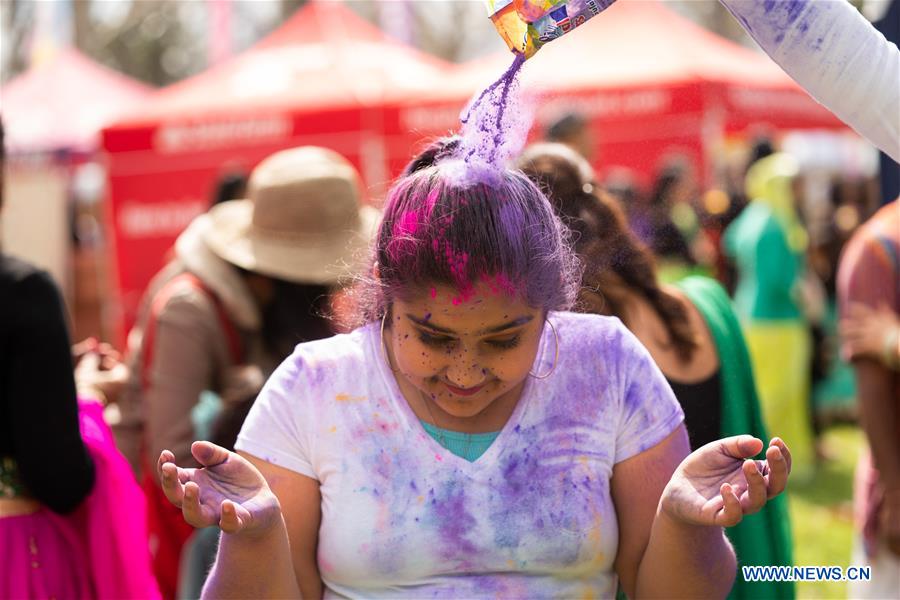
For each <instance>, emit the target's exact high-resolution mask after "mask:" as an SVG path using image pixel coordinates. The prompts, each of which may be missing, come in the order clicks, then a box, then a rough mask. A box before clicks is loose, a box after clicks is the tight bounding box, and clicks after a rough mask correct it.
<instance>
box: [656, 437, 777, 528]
mask: <svg viewBox="0 0 900 600" xmlns="http://www.w3.org/2000/svg"><path fill="white" fill-rule="evenodd" d="M762 447H763V443H762V441H761V440H759V439H758V438H755V437H752V436H749V435H738V436H734V437H729V438H724V439H721V440H717V441H715V442H710V443H709V444H706V445H705V446H703V447H701V448H698V449H697V450H695V451H694V452H692V453H691V454H689V455H688V456H687V457H686V458H685V459H684V460H683V461H682V462H681V464H680V465H679V466H678V468H677V469H676V470H675V473H674V474H673V475H672V478H671V479H670V480H669V483H668V484H667V485H666V488H665V490H664V491H663V495H662V499H661V501H660V502H661V508H662V510H664V511H666V512H667V513H668V514H669V515H670V516H672V517H674V518H675V519H677V520H679V521H682V522H684V523H689V524H693V525H718V526H722V527H731V526H733V525H737V524H738V523H740V522H741V519H743V518H744V515H751V514H753V513H755V512H757V511H759V510H760V509H761V508H762V507H763V506H765V504H766V501H767V500H768V499H769V498H773V497H775V496H777V495H778V494H780V493H781V492H783V491H784V488H785V486H786V485H787V479H788V474H789V473H790V471H791V453H790V451H789V450H788V447H787V445H785V443H784V442H783V441H782V440H781V439H780V438H773V439H772V441H771V442H769V447H768V449H767V450H766V458H765V460H748V459H749V458H750V457H752V456H755V455H756V454H757V453H759V451H760V450H762Z"/></svg>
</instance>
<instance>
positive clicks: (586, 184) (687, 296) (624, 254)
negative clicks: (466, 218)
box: [517, 144, 794, 599]
mask: <svg viewBox="0 0 900 600" xmlns="http://www.w3.org/2000/svg"><path fill="white" fill-rule="evenodd" d="M517 166H518V167H519V168H521V169H522V170H523V171H524V172H525V174H526V175H527V176H528V177H529V179H531V180H532V181H534V182H535V183H536V184H537V185H538V186H539V187H540V188H541V189H542V190H543V191H544V192H545V193H546V194H547V197H548V198H549V199H550V203H551V204H552V205H553V207H554V209H555V210H556V212H557V214H559V216H560V217H561V218H562V219H563V222H565V223H567V224H568V225H569V227H570V228H571V229H572V231H573V232H574V234H575V235H574V239H575V242H574V243H575V250H576V252H577V253H578V255H579V257H580V258H581V259H582V261H583V263H584V265H585V269H584V275H583V281H582V286H581V291H580V296H579V303H578V305H577V308H579V309H580V310H583V311H587V312H593V313H596V314H604V315H614V316H617V317H619V318H620V319H621V320H622V322H623V323H624V324H625V326H626V327H628V328H629V329H630V330H631V331H632V333H634V334H635V336H637V338H638V339H639V340H640V341H641V343H643V344H644V346H645V347H646V348H647V349H648V350H649V352H650V355H651V356H652V357H653V359H654V361H655V362H656V364H657V365H658V366H659V368H660V369H661V370H662V372H663V375H665V377H666V379H667V381H668V382H669V385H671V387H672V390H673V391H674V392H675V397H676V398H677V399H678V401H679V403H680V404H681V407H682V409H683V410H684V415H685V426H686V428H687V430H688V435H689V437H690V445H691V449H692V450H695V449H697V448H699V447H701V446H703V445H705V444H707V443H709V442H712V441H714V440H717V439H719V438H721V437H727V436H731V435H738V434H743V433H749V434H751V435H753V436H756V437H761V438H762V439H765V438H766V437H767V435H768V433H767V430H766V427H765V424H764V423H763V420H762V417H761V413H760V407H759V401H758V399H757V395H756V388H755V384H754V380H753V372H752V369H751V366H750V360H749V356H748V354H747V348H746V345H745V344H744V339H743V335H742V333H741V329H740V325H739V323H738V320H737V317H736V316H735V314H734V311H733V309H732V307H731V302H730V300H729V298H728V296H727V294H726V293H725V291H724V290H723V289H722V288H721V287H720V286H719V285H718V284H717V283H716V282H715V281H713V280H711V279H708V278H706V277H701V276H691V277H688V278H686V279H684V280H682V281H680V282H679V283H678V284H676V285H675V286H674V287H673V286H671V285H662V286H661V285H659V284H658V283H657V277H656V268H655V265H654V262H653V256H652V255H651V254H650V252H649V251H648V249H647V248H646V247H644V246H643V245H642V244H641V243H640V242H639V241H638V240H637V238H636V237H635V236H634V234H633V233H632V232H631V231H629V229H628V226H627V222H626V220H625V217H624V214H623V212H622V210H621V207H620V206H619V205H618V204H617V203H616V201H615V200H614V199H612V198H611V197H610V196H609V195H607V194H605V193H603V192H601V191H600V190H598V189H595V188H594V183H593V173H592V171H591V168H590V165H588V164H587V163H586V162H584V161H583V160H582V159H580V158H579V157H578V156H577V155H576V154H574V153H573V152H571V151H570V150H569V149H568V148H566V147H564V146H560V145H558V144H535V145H533V146H531V147H530V148H528V149H526V150H525V152H524V153H523V155H522V156H521V157H520V158H519V160H518V161H517ZM727 533H728V537H729V539H730V540H731V541H732V543H733V544H734V547H735V553H736V554H737V556H738V561H739V563H740V564H741V565H790V564H791V541H790V539H791V538H790V525H789V521H788V513H787V503H786V500H785V499H784V498H783V497H781V498H774V499H772V501H770V502H769V504H767V505H766V507H765V508H764V509H763V510H762V511H760V512H759V513H757V514H755V515H753V516H752V517H748V518H746V519H745V520H744V521H742V522H741V523H740V524H739V525H737V526H736V527H733V528H731V529H729V530H728V531H727ZM793 596H794V587H793V584H792V583H790V582H765V583H763V582H759V583H748V582H745V581H743V579H742V578H740V577H738V579H737V580H736V582H735V585H734V588H733V589H732V591H731V595H730V596H729V597H731V598H748V599H749V598H793Z"/></svg>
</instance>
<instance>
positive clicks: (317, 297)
mask: <svg viewBox="0 0 900 600" xmlns="http://www.w3.org/2000/svg"><path fill="white" fill-rule="evenodd" d="M272 281H273V283H274V284H275V293H274V294H273V296H272V300H271V302H269V303H268V304H267V305H266V306H265V307H263V309H262V328H261V330H260V334H261V336H262V340H263V345H264V346H265V348H266V350H268V351H269V352H270V354H271V355H272V356H273V357H275V358H277V359H279V360H283V359H284V358H287V357H288V355H289V354H290V353H291V352H293V350H294V346H296V345H297V344H300V343H302V342H311V341H313V340H319V339H322V338H326V337H329V336H331V335H333V329H332V323H331V320H330V318H329V314H328V313H329V298H330V295H329V293H330V290H329V288H328V286H324V285H315V284H304V283H291V282H289V281H283V280H281V279H273V280H272Z"/></svg>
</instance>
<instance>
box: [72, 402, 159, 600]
mask: <svg viewBox="0 0 900 600" xmlns="http://www.w3.org/2000/svg"><path fill="white" fill-rule="evenodd" d="M78 407H79V417H80V421H81V437H82V439H83V440H84V443H85V445H86V446H87V448H88V451H89V452H90V455H91V458H92V459H93V460H94V466H95V471H96V481H95V483H94V489H93V490H92V491H91V493H90V495H89V496H88V497H87V499H86V500H85V501H84V503H82V505H81V506H80V507H79V509H78V510H77V511H76V513H75V515H73V516H72V517H70V519H71V520H72V521H74V522H76V523H77V526H78V527H79V530H80V531H81V533H82V538H83V543H84V544H85V546H86V547H87V548H89V549H90V551H89V554H90V571H91V579H92V581H93V587H94V595H93V597H94V598H97V599H98V600H106V599H109V600H112V599H118V598H131V599H138V598H140V599H145V598H146V599H148V600H157V599H158V598H160V593H159V588H158V587H157V585H156V580H155V579H154V577H153V573H152V571H151V567H150V551H149V547H148V545H147V508H146V502H145V500H144V494H143V492H142V491H141V488H140V486H138V484H137V481H136V480H135V478H134V475H133V473H132V471H131V467H130V466H129V464H128V462H127V461H126V460H125V457H124V456H122V454H120V453H119V451H118V449H117V448H116V445H115V441H114V440H113V434H112V431H111V430H110V428H109V426H108V425H107V424H106V422H105V421H104V420H103V407H102V406H101V405H100V404H99V403H97V402H94V401H85V400H83V399H82V400H79V403H78ZM58 597H60V598H62V596H58Z"/></svg>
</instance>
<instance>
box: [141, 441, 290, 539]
mask: <svg viewBox="0 0 900 600" xmlns="http://www.w3.org/2000/svg"><path fill="white" fill-rule="evenodd" d="M191 454H193V455H194V458H195V459H197V462H199V463H200V464H201V465H203V467H202V468H199V469H182V468H180V467H178V466H176V465H175V463H174V462H172V461H173V460H175V456H174V455H173V454H172V453H171V452H169V451H168V450H163V451H162V453H161V454H160V455H159V461H158V462H157V474H158V475H159V478H160V481H161V482H162V488H163V491H164V492H165V494H166V497H167V498H168V499H169V500H170V501H171V502H172V503H173V504H174V505H175V506H178V507H179V508H181V512H182V514H183V515H184V520H185V521H187V522H188V523H190V524H191V525H193V526H194V527H209V526H211V525H218V526H219V527H220V528H221V529H222V531H224V532H226V533H238V532H240V533H252V532H259V531H265V530H267V529H268V528H269V527H271V526H272V525H274V524H275V523H276V522H277V521H278V519H279V518H280V516H281V507H280V506H279V504H278V499H277V498H276V497H275V494H273V493H272V491H271V490H270V489H269V486H268V484H267V483H266V480H265V478H264V477H263V476H262V474H261V473H260V472H259V471H258V470H257V469H256V467H254V466H253V465H252V464H250V462H249V461H247V460H246V459H245V458H244V457H242V456H240V455H238V454H235V453H234V452H229V451H228V450H226V449H225V448H222V447H221V446H216V445H215V444H211V443H210V442H194V443H193V445H192V446H191Z"/></svg>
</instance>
